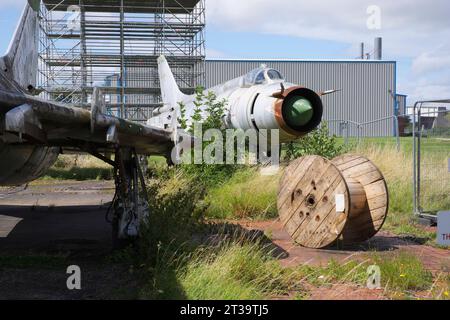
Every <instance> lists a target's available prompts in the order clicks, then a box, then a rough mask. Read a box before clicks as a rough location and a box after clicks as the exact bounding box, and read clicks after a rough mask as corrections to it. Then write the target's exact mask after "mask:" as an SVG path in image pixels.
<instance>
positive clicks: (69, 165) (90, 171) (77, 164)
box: [40, 155, 113, 181]
mask: <svg viewBox="0 0 450 320" xmlns="http://www.w3.org/2000/svg"><path fill="white" fill-rule="evenodd" d="M112 179H113V172H112V168H111V167H110V166H109V165H107V164H106V163H104V162H103V161H101V160H99V159H97V158H95V157H93V156H89V155H60V156H59V157H58V160H57V161H56V163H55V164H54V165H53V167H52V168H50V170H49V171H48V172H47V173H46V174H45V176H43V177H42V178H41V179H40V180H44V181H46V180H76V181H85V180H112Z"/></svg>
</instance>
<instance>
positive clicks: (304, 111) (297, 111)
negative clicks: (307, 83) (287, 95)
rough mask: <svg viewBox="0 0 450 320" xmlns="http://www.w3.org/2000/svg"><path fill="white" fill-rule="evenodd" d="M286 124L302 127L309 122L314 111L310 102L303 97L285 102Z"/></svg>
mask: <svg viewBox="0 0 450 320" xmlns="http://www.w3.org/2000/svg"><path fill="white" fill-rule="evenodd" d="M287 103H288V105H287V112H286V122H288V123H289V124H291V125H294V126H299V127H302V126H304V125H306V124H308V122H310V121H311V119H312V118H313V115H314V109H313V107H312V104H311V102H309V100H307V99H305V98H303V97H293V98H291V99H290V100H289V101H287Z"/></svg>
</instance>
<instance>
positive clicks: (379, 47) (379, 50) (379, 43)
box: [374, 38, 383, 60]
mask: <svg viewBox="0 0 450 320" xmlns="http://www.w3.org/2000/svg"><path fill="white" fill-rule="evenodd" d="M374 48H375V49H374V59H375V60H383V39H382V38H375V46H374Z"/></svg>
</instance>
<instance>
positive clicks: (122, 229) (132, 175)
mask: <svg viewBox="0 0 450 320" xmlns="http://www.w3.org/2000/svg"><path fill="white" fill-rule="evenodd" d="M141 162H142V158H140V156H138V155H137V154H136V152H135V150H134V149H130V148H117V149H116V152H115V159H114V160H113V161H110V162H109V163H110V164H112V165H113V168H114V180H115V187H116V191H115V194H114V198H113V201H112V203H111V206H110V208H109V210H108V214H107V216H108V217H109V219H108V221H109V222H111V224H112V240H113V246H114V247H120V246H122V245H123V244H124V243H126V242H129V241H131V240H133V239H136V238H137V237H138V235H139V228H140V225H141V224H142V222H143V221H144V220H145V218H146V217H147V216H148V214H149V203H148V196H147V191H146V186H145V178H144V173H143V171H142V169H141Z"/></svg>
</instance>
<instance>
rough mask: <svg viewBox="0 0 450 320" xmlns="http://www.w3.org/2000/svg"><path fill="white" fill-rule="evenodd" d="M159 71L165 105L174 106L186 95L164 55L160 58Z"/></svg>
mask: <svg viewBox="0 0 450 320" xmlns="http://www.w3.org/2000/svg"><path fill="white" fill-rule="evenodd" d="M158 73H159V82H160V86H161V96H162V100H163V104H164V107H172V108H174V107H176V106H177V103H178V102H180V101H181V100H183V98H184V97H185V95H184V94H183V93H182V92H181V91H180V88H179V87H178V85H177V82H176V81H175V77H174V75H173V73H172V70H171V69H170V66H169V63H168V62H167V60H166V57H165V56H163V55H162V56H160V57H159V58H158Z"/></svg>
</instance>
